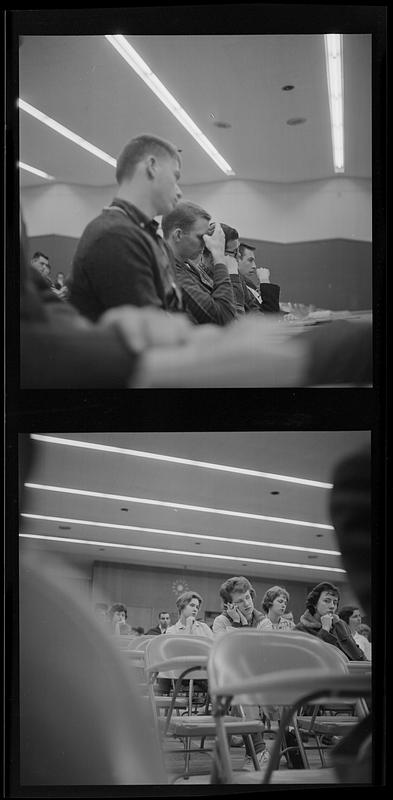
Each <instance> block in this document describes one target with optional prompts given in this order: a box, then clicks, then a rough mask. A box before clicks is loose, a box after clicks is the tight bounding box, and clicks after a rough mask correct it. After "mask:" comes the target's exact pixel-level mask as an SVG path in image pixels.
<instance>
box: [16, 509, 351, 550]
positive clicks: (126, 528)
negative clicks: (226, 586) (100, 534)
mask: <svg viewBox="0 0 393 800" xmlns="http://www.w3.org/2000/svg"><path fill="white" fill-rule="evenodd" d="M21 517H25V519H39V520H43V521H47V522H69V523H71V524H72V525H87V526H90V527H92V528H110V529H113V530H120V531H140V532H143V533H159V534H162V535H163V536H181V537H184V538H187V539H194V540H195V539H206V540H208V541H211V542H225V543H226V544H227V543H228V544H241V545H244V544H249V545H252V546H255V547H272V548H273V549H276V550H296V551H299V552H302V553H320V554H322V555H328V556H341V553H340V552H339V551H338V550H320V549H319V548H316V547H301V546H300V545H290V544H274V543H273V542H261V541H256V540H255V539H234V538H233V537H229V536H211V535H210V534H209V535H208V534H202V533H199V532H198V533H185V532H184V531H172V530H165V529H163V528H144V527H141V526H139V525H119V524H117V523H112V522H94V520H90V519H73V518H72V517H50V516H46V515H45V516H44V515H43V514H27V513H23V514H21Z"/></svg>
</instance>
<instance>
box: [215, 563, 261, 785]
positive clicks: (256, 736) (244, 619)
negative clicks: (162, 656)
mask: <svg viewBox="0 0 393 800" xmlns="http://www.w3.org/2000/svg"><path fill="white" fill-rule="evenodd" d="M220 597H221V599H222V601H223V604H224V610H223V612H222V613H221V614H219V615H218V616H217V617H216V618H215V620H214V622H213V634H215V635H222V634H224V633H226V632H227V631H228V630H231V629H233V628H238V629H239V630H240V629H242V628H246V627H249V628H256V627H257V626H258V623H259V622H260V621H261V620H262V619H263V614H262V613H261V612H260V611H257V610H256V609H255V608H254V599H255V589H254V587H253V586H252V585H251V583H250V581H249V580H247V578H245V577H244V576H243V575H238V576H235V577H233V578H228V579H227V580H226V581H224V583H223V584H222V585H221V587H220ZM243 711H244V714H245V716H246V718H247V719H250V720H253V719H259V718H260V710H259V707H258V706H243ZM232 713H233V714H234V715H235V716H239V714H240V711H239V710H238V709H237V708H236V707H233V709H232ZM240 715H241V714H240ZM251 735H252V741H253V744H254V748H255V752H256V756H257V760H258V763H259V766H260V768H261V769H262V770H263V769H265V768H266V767H267V764H268V763H269V757H270V756H269V751H268V750H267V748H266V742H265V740H264V738H263V735H262V734H260V733H253V734H251ZM243 769H245V770H247V771H248V772H250V771H252V770H253V769H254V763H253V760H252V758H251V752H250V746H249V745H248V743H247V744H246V758H245V762H244V766H243Z"/></svg>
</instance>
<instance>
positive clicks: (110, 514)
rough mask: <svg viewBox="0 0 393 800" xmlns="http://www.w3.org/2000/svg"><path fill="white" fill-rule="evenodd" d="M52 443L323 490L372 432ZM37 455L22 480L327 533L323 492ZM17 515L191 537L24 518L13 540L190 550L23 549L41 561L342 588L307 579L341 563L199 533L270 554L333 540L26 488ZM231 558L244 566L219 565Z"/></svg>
mask: <svg viewBox="0 0 393 800" xmlns="http://www.w3.org/2000/svg"><path fill="white" fill-rule="evenodd" d="M51 435H53V436H57V437H60V438H62V439H73V440H77V441H82V442H92V443H96V444H103V445H110V446H112V447H122V448H130V449H133V450H139V451H144V452H149V453H156V454H157V453H158V454H165V455H170V456H175V457H180V458H188V459H193V460H196V461H206V462H210V463H214V464H221V465H227V466H233V467H241V468H246V469H252V470H258V471H262V472H269V473H274V474H278V475H281V476H283V475H286V476H292V477H296V478H303V479H311V480H313V481H321V482H327V483H329V482H331V478H332V470H333V467H334V465H335V464H336V463H337V461H338V460H339V459H340V458H341V457H343V456H345V455H346V454H348V453H351V452H353V451H354V450H356V449H357V448H358V447H360V446H362V445H364V444H365V443H369V441H370V439H369V433H368V432H364V431H357V432H356V431H355V432H353V431H333V432H332V431H328V432H325V431H324V432H322V431H313V432H293V431H290V432H277V431H276V432H235V433H234V432H220V433H217V432H214V433H206V432H193V433H60V434H56V433H54V434H51ZM35 448H36V457H35V461H34V465H33V468H32V470H31V472H30V474H29V476H28V481H29V482H30V483H39V484H45V485H50V486H61V487H67V488H76V489H85V490H89V491H94V492H103V493H109V494H117V495H123V496H127V497H138V498H144V499H155V500H161V501H169V502H174V503H182V504H187V505H197V506H204V507H208V508H213V509H225V510H230V511H240V512H243V513H244V512H245V513H251V514H260V515H264V516H275V517H282V518H284V519H294V520H303V521H308V522H317V523H322V524H325V525H326V524H327V525H329V524H330V520H329V513H328V500H329V489H325V488H315V487H309V486H305V485H300V484H296V483H289V482H285V481H283V480H280V479H268V478H261V477H255V476H248V475H241V474H237V473H229V472H223V471H215V470H212V469H208V468H206V467H200V466H189V465H185V464H175V463H168V462H162V461H158V460H152V459H147V458H143V457H135V456H132V455H127V454H120V453H108V452H103V451H99V450H87V449H81V448H79V447H70V446H64V445H61V444H52V443H48V442H41V441H38V442H35ZM272 492H278V494H272ZM122 508H126V509H128V511H122ZM22 512H23V513H29V514H38V515H44V516H56V517H64V518H67V519H71V520H92V521H94V522H106V523H109V525H110V526H111V525H113V524H117V525H135V526H140V527H143V528H148V527H150V528H159V529H162V530H165V531H180V532H187V533H191V534H193V535H192V537H191V538H182V537H177V536H174V535H169V536H167V535H162V534H159V533H151V532H147V531H142V532H134V531H127V530H116V529H115V528H113V527H108V528H103V527H99V526H92V527H90V526H89V527H87V526H83V525H81V524H79V523H75V522H72V523H64V522H63V523H62V522H58V521H56V522H55V521H41V520H31V519H27V518H23V519H22V524H21V533H24V534H39V535H44V536H61V537H65V538H66V539H68V538H70V537H72V538H76V539H87V540H89V541H91V540H93V541H97V542H99V543H101V542H107V543H118V544H133V545H137V546H142V547H157V548H163V549H164V551H168V550H171V549H172V550H183V551H186V552H187V555H173V554H170V553H168V552H162V553H154V552H148V551H141V550H127V549H121V548H120V549H114V548H110V547H105V546H103V545H101V544H97V545H89V544H82V545H81V544H72V543H68V542H65V543H57V542H50V541H49V540H28V539H23V538H21V539H20V542H21V546H22V548H26V547H29V548H30V547H32V548H35V549H38V550H41V551H44V550H45V551H53V552H56V553H64V554H66V555H67V556H68V557H70V556H71V558H72V557H75V559H76V560H78V563H81V562H83V561H85V562H86V563H92V562H93V561H96V560H104V561H117V562H123V563H132V564H141V565H142V564H143V565H147V566H152V567H153V566H154V567H162V568H165V567H166V568H168V569H169V568H175V569H183V568H184V567H186V568H187V567H188V568H189V569H195V570H201V571H203V572H222V573H226V574H237V573H239V572H245V573H246V574H249V575H253V576H256V577H262V578H269V579H271V580H272V581H280V580H281V581H284V580H301V581H307V582H308V583H312V581H314V580H315V582H318V581H319V580H323V579H326V580H334V581H335V582H337V581H343V580H346V575H345V574H344V573H336V572H334V571H328V572H323V571H319V570H317V569H315V567H316V566H317V565H322V566H327V567H341V568H342V564H341V560H340V558H339V557H338V556H335V555H329V554H327V555H321V554H319V555H317V557H316V558H312V559H310V558H309V555H310V554H309V553H305V552H302V551H291V550H283V549H280V548H278V547H273V548H267V547H261V546H257V545H250V544H236V543H231V542H230V541H229V542H215V541H209V540H203V539H201V538H200V537H201V535H203V534H205V535H206V534H208V535H214V536H221V537H227V538H229V539H233V538H237V539H241V540H244V539H252V540H255V541H257V542H268V543H272V544H274V545H278V544H287V545H291V546H293V545H296V546H302V547H314V548H322V549H325V550H329V551H332V550H339V547H338V543H337V541H336V537H335V534H334V531H332V530H326V529H318V528H312V527H302V526H299V525H292V524H287V523H282V522H272V521H261V520H255V519H247V518H241V517H231V516H224V515H218V514H213V513H211V512H201V511H189V510H183V509H172V508H166V507H162V506H149V505H144V504H135V503H132V502H130V501H127V500H121V499H116V500H114V499H102V498H91V497H84V496H76V495H70V494H59V493H57V492H51V491H48V490H38V489H32V488H29V489H26V490H25V496H24V498H23V502H22ZM59 525H69V526H70V530H62V529H59ZM321 534H322V535H321ZM197 542H199V544H197ZM199 553H210V554H216V555H217V556H218V558H214V559H208V558H203V557H202V556H201V555H199ZM230 555H232V556H236V557H238V558H239V559H240V560H238V561H231V560H226V559H224V558H222V557H223V556H230ZM314 555H315V554H314ZM252 558H258V559H268V560H272V561H281V562H289V564H291V563H298V564H301V565H304V566H302V567H301V568H295V567H292V566H284V565H280V566H274V565H267V564H255V563H253V562H252V561H251V560H250V559H252ZM310 566H311V567H312V569H310Z"/></svg>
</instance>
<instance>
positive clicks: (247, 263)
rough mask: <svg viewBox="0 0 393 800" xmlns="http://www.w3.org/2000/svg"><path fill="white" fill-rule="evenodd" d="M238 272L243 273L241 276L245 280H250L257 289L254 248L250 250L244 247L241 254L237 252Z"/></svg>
mask: <svg viewBox="0 0 393 800" xmlns="http://www.w3.org/2000/svg"><path fill="white" fill-rule="evenodd" d="M238 266H239V272H240V274H241V275H243V278H245V279H246V280H247V279H248V280H249V281H251V283H252V284H253V285H255V287H256V288H257V289H259V280H258V275H257V265H256V262H255V255H254V250H250V249H249V248H248V247H246V248H245V249H244V252H243V255H242V256H241V255H240V254H239V261H238Z"/></svg>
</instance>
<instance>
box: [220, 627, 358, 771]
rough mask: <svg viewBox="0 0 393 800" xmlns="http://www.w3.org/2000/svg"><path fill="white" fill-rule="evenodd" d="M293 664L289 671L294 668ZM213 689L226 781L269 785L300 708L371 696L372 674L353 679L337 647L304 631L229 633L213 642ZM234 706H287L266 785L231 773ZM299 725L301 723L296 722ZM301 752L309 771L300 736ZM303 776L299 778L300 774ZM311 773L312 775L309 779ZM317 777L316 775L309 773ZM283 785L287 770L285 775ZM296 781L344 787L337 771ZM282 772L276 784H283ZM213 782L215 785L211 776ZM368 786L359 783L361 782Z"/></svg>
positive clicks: (271, 754) (271, 759) (221, 757)
mask: <svg viewBox="0 0 393 800" xmlns="http://www.w3.org/2000/svg"><path fill="white" fill-rule="evenodd" d="M289 665H290V668H289ZM208 676H209V688H210V694H211V698H212V708H213V716H214V719H215V722H216V726H217V743H218V746H219V750H220V760H221V765H222V773H221V774H222V776H223V780H222V782H225V783H255V782H257V783H258V782H260V783H269V782H270V778H271V776H272V773H273V771H274V770H275V769H277V768H278V765H279V760H280V756H281V743H282V741H283V738H284V733H285V731H286V729H287V727H288V725H289V723H290V722H291V721H295V720H296V713H297V710H298V708H300V707H301V706H302V705H305V704H306V703H312V702H314V701H315V702H316V701H317V700H320V701H321V702H325V703H326V702H329V701H330V700H331V699H334V701H339V700H342V701H344V702H346V703H348V702H350V701H351V700H352V699H353V698H354V699H356V698H358V697H363V696H365V695H366V696H367V695H368V694H369V693H370V691H371V679H370V676H369V675H350V674H349V672H348V669H347V666H346V664H345V663H344V661H343V660H342V658H341V654H339V653H338V652H337V648H335V647H332V646H331V645H328V644H326V643H325V642H322V641H320V640H319V639H317V638H314V637H312V636H309V635H307V634H302V633H299V632H294V631H291V632H289V633H288V632H286V631H255V630H251V631H241V630H240V631H230V632H228V633H227V634H226V635H225V636H223V637H221V638H220V639H217V640H216V641H215V642H213V645H212V648H211V653H210V656H209V661H208ZM231 703H240V704H243V705H252V704H255V703H258V704H259V705H262V706H266V705H275V706H281V707H282V713H281V721H280V725H279V728H278V732H277V736H276V740H275V743H274V746H273V749H272V751H271V753H270V763H269V766H268V767H267V769H266V771H265V773H264V776H263V780H262V781H261V779H260V774H259V775H258V774H257V773H250V772H248V773H245V774H244V775H243V774H241V773H237V774H236V775H234V774H233V773H232V769H231V760H230V754H229V749H228V743H227V737H226V735H225V727H224V725H223V719H224V715H225V713H226V711H227V709H228V706H229V705H230V704H231ZM295 724H296V722H295ZM297 741H298V747H299V751H300V752H301V755H302V757H303V761H304V764H305V765H306V766H308V761H307V756H306V754H305V748H304V744H303V742H302V739H301V736H299V737H297ZM298 772H299V773H300V775H296V774H295V773H298ZM306 773H308V774H307V775H306ZM310 773H313V774H310ZM282 774H283V778H282V780H283V782H287V780H289V778H287V779H285V771H284V770H283V773H282ZM286 774H287V776H288V775H291V779H290V780H291V781H292V782H293V783H296V782H300V783H302V782H307V783H308V782H312V781H314V782H316V783H339V782H340V780H339V778H338V776H337V774H336V773H335V771H334V770H331V769H327V768H324V769H318V770H299V771H298V770H288V773H286ZM280 776H281V773H280V772H277V773H275V774H274V778H273V782H274V783H279V782H280ZM211 782H212V783H213V782H216V775H212V780H211ZM362 782H364V780H362V779H360V780H359V783H362Z"/></svg>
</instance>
